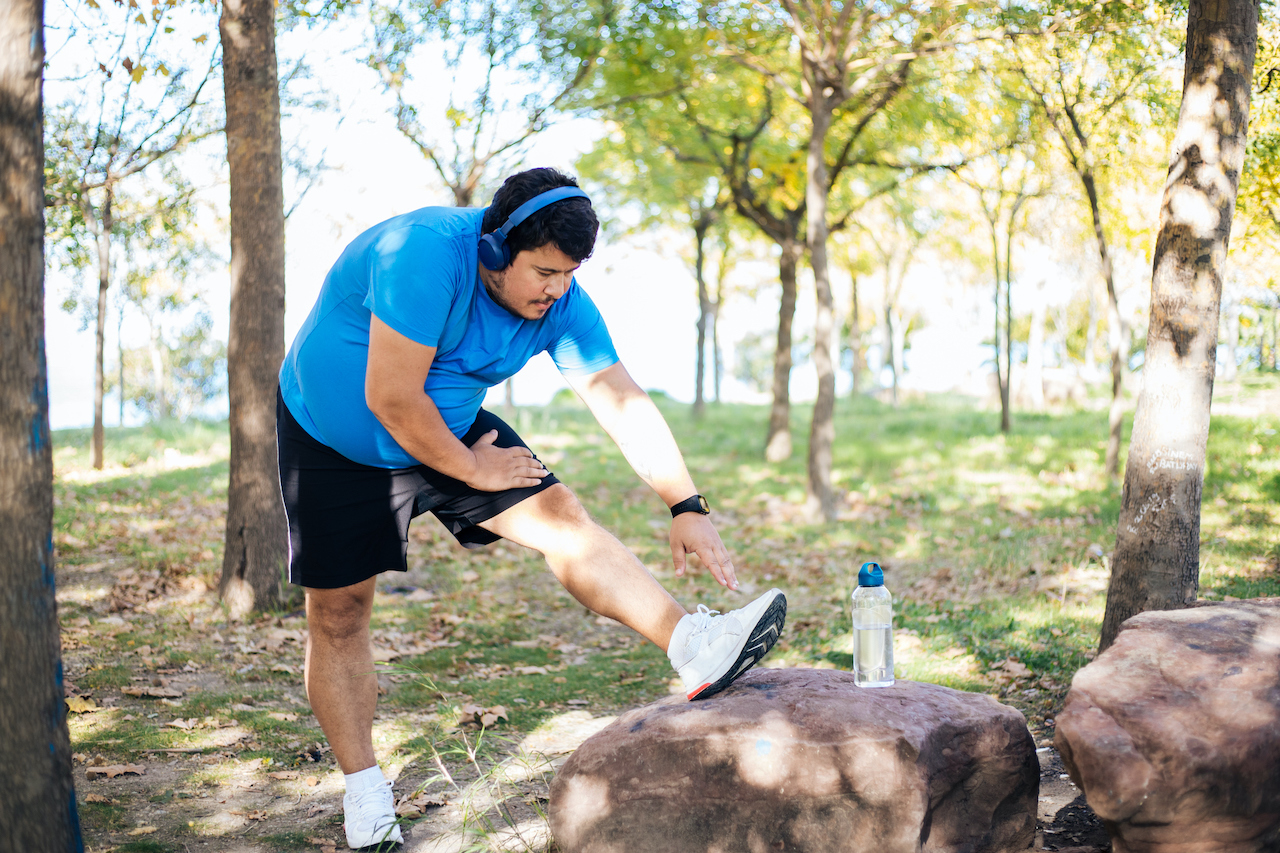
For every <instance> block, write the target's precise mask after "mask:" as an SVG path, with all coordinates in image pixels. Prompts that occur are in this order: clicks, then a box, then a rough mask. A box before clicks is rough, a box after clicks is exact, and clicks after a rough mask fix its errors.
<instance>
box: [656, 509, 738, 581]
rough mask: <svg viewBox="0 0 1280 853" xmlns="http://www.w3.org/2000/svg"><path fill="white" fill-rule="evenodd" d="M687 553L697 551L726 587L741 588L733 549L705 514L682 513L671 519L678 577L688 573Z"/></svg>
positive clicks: (699, 556)
mask: <svg viewBox="0 0 1280 853" xmlns="http://www.w3.org/2000/svg"><path fill="white" fill-rule="evenodd" d="M686 554H697V555H698V559H699V560H701V561H702V564H703V565H704V566H706V567H707V568H708V569H709V570H710V571H711V576H712V577H714V578H715V579H716V580H717V581H718V582H719V583H720V584H721V585H722V586H725V587H728V588H729V589H737V588H738V575H737V574H736V573H735V572H734V570H733V560H732V559H731V558H730V557H729V551H728V550H727V549H726V548H725V547H724V543H723V542H721V541H720V534H719V533H717V532H716V528H715V525H713V524H712V523H711V520H710V519H708V518H707V517H706V516H705V515H702V514H701V513H696V512H682V513H680V514H679V515H677V516H676V517H675V518H673V519H671V559H672V561H673V562H674V563H675V565H676V577H683V576H684V569H685V555H686Z"/></svg>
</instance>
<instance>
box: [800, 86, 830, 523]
mask: <svg viewBox="0 0 1280 853" xmlns="http://www.w3.org/2000/svg"><path fill="white" fill-rule="evenodd" d="M810 104H811V109H810V117H811V119H812V122H813V128H812V134H811V136H810V137H809V158H808V161H809V162H808V180H807V186H806V187H805V207H806V209H807V210H808V211H809V233H808V235H807V242H808V244H809V266H810V268H811V269H812V270H813V288H814V294H815V297H816V299H817V306H816V309H817V310H816V314H815V315H814V323H813V366H814V368H815V369H816V370H817V373H818V397H817V399H816V400H814V403H813V419H812V421H811V422H810V424H809V460H808V462H809V487H808V503H809V505H810V512H811V514H815V515H820V516H821V518H822V520H823V521H826V522H827V523H831V522H834V521H835V520H836V497H835V489H834V488H833V487H832V484H831V460H832V447H833V445H834V444H835V437H836V427H835V407H836V371H835V364H834V363H833V360H832V358H831V345H832V343H833V342H834V329H835V300H834V299H833V297H832V295H831V277H830V270H829V268H828V263H827V183H828V181H827V158H826V155H825V150H826V140H827V131H828V129H829V128H830V127H831V107H830V105H829V104H828V102H827V97H826V95H825V94H824V90H823V88H821V87H819V86H814V87H813V91H812V93H811V95H810Z"/></svg>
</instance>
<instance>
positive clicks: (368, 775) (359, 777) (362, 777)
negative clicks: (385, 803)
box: [342, 764, 387, 794]
mask: <svg viewBox="0 0 1280 853" xmlns="http://www.w3.org/2000/svg"><path fill="white" fill-rule="evenodd" d="M342 778H344V779H346V780H347V793H348V794H358V793H360V792H361V791H365V790H368V789H369V788H376V787H378V786H379V785H383V784H386V781H387V777H385V776H383V775H382V768H381V767H379V766H378V765H376V764H375V765H373V766H372V767H366V768H365V769H364V770H358V771H356V772H355V773H346V774H343V777H342Z"/></svg>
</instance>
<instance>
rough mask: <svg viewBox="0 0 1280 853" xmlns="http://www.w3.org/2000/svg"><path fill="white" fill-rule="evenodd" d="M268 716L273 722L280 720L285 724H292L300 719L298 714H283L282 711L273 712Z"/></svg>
mask: <svg viewBox="0 0 1280 853" xmlns="http://www.w3.org/2000/svg"><path fill="white" fill-rule="evenodd" d="M267 716H268V717H270V718H271V719H273V720H280V721H281V722H283V723H292V722H293V721H294V720H296V719H298V715H297V714H283V713H281V712H280V711H272V712H271V713H270V714H267Z"/></svg>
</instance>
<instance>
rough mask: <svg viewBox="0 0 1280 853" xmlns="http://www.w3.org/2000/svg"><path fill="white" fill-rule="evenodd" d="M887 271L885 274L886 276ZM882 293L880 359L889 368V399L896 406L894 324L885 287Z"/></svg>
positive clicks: (896, 368)
mask: <svg viewBox="0 0 1280 853" xmlns="http://www.w3.org/2000/svg"><path fill="white" fill-rule="evenodd" d="M888 274H889V273H888V271H886V272H885V275H886V276H887V275H888ZM884 290H885V292H884V356H883V357H882V358H881V359H880V361H881V362H882V363H883V365H884V366H886V367H888V368H889V375H890V377H892V382H893V384H892V385H891V386H890V387H891V388H892V395H891V397H890V399H891V400H892V402H893V405H894V406H895V407H896V406H897V405H898V361H897V359H895V358H894V357H893V341H894V332H895V329H894V327H893V326H894V324H893V303H892V302H890V301H889V288H888V287H886V288H885V289H884Z"/></svg>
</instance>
